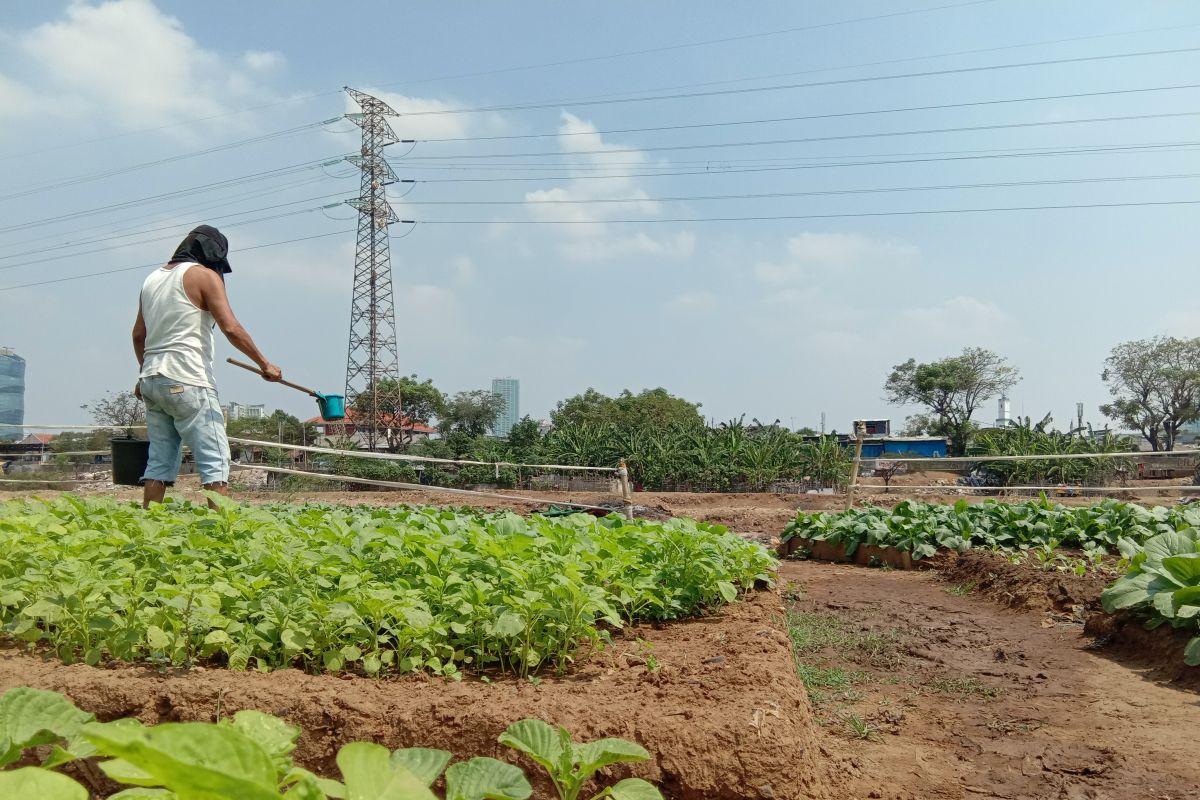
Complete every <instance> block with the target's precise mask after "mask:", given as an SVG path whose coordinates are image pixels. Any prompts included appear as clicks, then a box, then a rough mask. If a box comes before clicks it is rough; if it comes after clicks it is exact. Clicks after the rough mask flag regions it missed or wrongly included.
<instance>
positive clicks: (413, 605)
mask: <svg viewBox="0 0 1200 800" xmlns="http://www.w3.org/2000/svg"><path fill="white" fill-rule="evenodd" d="M0 552H2V553H4V558H3V559H0V626H2V629H3V631H4V635H7V636H8V637H9V638H11V639H13V640H16V641H20V642H26V643H44V644H45V645H47V646H49V647H50V648H53V650H54V652H56V653H57V654H58V655H59V657H61V658H62V659H63V660H65V661H86V662H88V663H99V662H100V661H103V660H106V659H117V660H123V661H140V660H150V661H156V662H161V663H169V664H177V665H185V666H186V665H190V664H195V663H206V664H210V665H221V664H225V665H228V666H229V668H231V669H239V670H241V669H275V668H280V667H288V666H295V667H301V668H304V669H307V670H309V671H314V672H315V671H322V670H329V671H339V670H351V671H355V672H360V673H363V674H366V675H388V674H395V673H400V672H415V671H427V672H433V673H436V674H441V675H448V676H455V675H457V674H458V673H459V671H460V670H462V669H465V668H466V669H500V670H508V671H513V672H518V673H521V674H528V673H532V672H534V671H536V670H539V669H545V668H553V669H559V670H562V669H565V668H566V667H567V666H568V665H569V664H570V663H571V661H572V659H573V658H574V657H575V655H576V653H577V652H578V651H579V650H580V647H581V646H586V645H596V644H599V643H601V642H603V641H604V640H605V639H606V637H607V636H608V633H607V631H608V630H609V629H611V628H612V627H618V626H620V625H622V624H624V623H626V622H629V621H633V620H669V619H678V618H682V617H688V616H693V615H696V614H701V613H704V612H706V611H707V610H710V609H713V608H716V607H718V606H721V605H723V604H725V603H728V602H733V601H734V600H736V599H737V595H738V593H739V591H745V590H748V589H750V588H751V587H753V586H754V584H755V583H756V582H757V581H767V582H770V581H771V578H772V574H771V573H772V569H773V566H774V559H773V558H772V556H771V555H770V554H769V553H767V552H766V550H765V549H764V548H762V547H761V546H760V545H757V544H755V543H752V542H748V541H746V540H744V539H742V538H740V537H738V536H735V535H733V534H731V533H729V532H728V531H727V530H726V529H725V528H724V527H722V526H719V525H709V524H705V523H698V522H693V521H690V520H683V519H676V520H670V521H667V522H653V521H645V520H636V521H631V520H626V519H623V518H620V517H617V516H610V517H606V518H602V519H598V518H596V517H592V516H589V515H584V514H573V515H569V516H562V517H555V518H549V517H540V516H534V517H531V518H529V519H524V518H521V517H518V516H516V515H514V514H512V513H511V512H503V513H485V512H481V511H475V510H469V509H460V510H448V509H442V508H411V507H406V506H399V507H390V508H357V509H351V508H346V507H335V506H274V507H242V506H236V505H233V504H229V503H223V504H222V505H221V508H220V509H219V510H216V511H210V510H209V509H207V508H206V507H203V506H197V505H192V504H190V503H174V502H172V503H165V504H162V505H160V506H156V507H154V508H153V509H151V510H150V511H148V512H147V511H143V510H142V509H141V508H139V507H137V506H134V505H132V504H128V503H119V502H116V501H113V500H108V499H102V498H76V497H70V496H64V497H60V498H56V499H54V500H40V499H29V500H20V501H8V502H4V503H0Z"/></svg>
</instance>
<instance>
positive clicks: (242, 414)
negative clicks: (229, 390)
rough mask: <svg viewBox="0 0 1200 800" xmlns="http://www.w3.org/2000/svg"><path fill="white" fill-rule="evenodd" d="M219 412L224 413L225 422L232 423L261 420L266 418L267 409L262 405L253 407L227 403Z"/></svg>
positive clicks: (258, 404)
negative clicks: (235, 421) (243, 420)
mask: <svg viewBox="0 0 1200 800" xmlns="http://www.w3.org/2000/svg"><path fill="white" fill-rule="evenodd" d="M221 411H223V412H225V420H226V421H227V422H233V421H234V420H239V419H263V418H264V417H266V416H267V407H266V406H265V405H263V404H262V403H257V404H255V405H246V404H245V403H229V404H228V405H225V406H222V407H221Z"/></svg>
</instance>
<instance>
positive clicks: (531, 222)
mask: <svg viewBox="0 0 1200 800" xmlns="http://www.w3.org/2000/svg"><path fill="white" fill-rule="evenodd" d="M1190 205H1200V200H1158V201H1141V202H1128V203H1080V204H1067V205H1044V206H1006V207H997V208H940V209H924V210H912V211H860V212H847V213H843V214H780V215H772V216H747V217H687V218H684V217H678V218H670V219H668V218H653V219H610V220H530V219H519V220H495V219H492V220H463V219H460V220H400V222H401V223H408V224H411V225H495V224H515V225H578V224H584V225H589V224H591V225H604V224H609V223H615V224H621V223H631V224H643V223H663V222H668V223H692V222H768V221H784V220H809V219H846V218H862V217H902V216H930V215H940V214H981V213H999V212H1013V211H1059V210H1066V209H1096V208H1137V207H1154V206H1158V207H1161V206H1190ZM350 233H354V231H353V230H342V231H331V232H329V233H319V234H315V235H312V236H305V237H302V238H299V239H288V240H285V241H282V242H271V243H270V244H261V245H255V246H253V247H245V248H242V252H245V251H248V250H257V249H260V248H263V247H276V246H279V245H285V244H293V243H295V242H304V241H308V240H310V239H320V238H324V237H328V236H338V235H341V234H350ZM159 265H160V264H159V262H153V263H150V264H139V265H137V266H134V267H122V268H120V269H110V270H104V271H102V272H90V273H86V274H83V275H70V276H67V277H65V278H54V279H52V280H45V281H36V282H34V283H25V284H20V285H17V286H4V287H0V292H7V291H12V290H14V289H26V288H30V287H33V286H45V285H48V284H52V283H65V282H67V281H75V280H82V279H84V278H95V277H99V276H102V275H113V274H116V273H120V272H130V271H133V270H138V269H150V268H152V267H156V266H159Z"/></svg>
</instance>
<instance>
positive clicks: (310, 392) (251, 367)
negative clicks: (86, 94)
mask: <svg viewBox="0 0 1200 800" xmlns="http://www.w3.org/2000/svg"><path fill="white" fill-rule="evenodd" d="M225 360H226V361H228V362H229V363H230V364H233V365H234V366H235V367H241V368H242V369H248V370H250V371H251V372H257V373H258V374H259V375H262V374H263V371H262V370H261V369H259V368H258V367H256V366H254V365H253V364H247V363H246V362H245V361H238V360H237V359H236V358H227V359H225ZM275 382H276V383H282V384H283V385H284V386H290V387H291V388H293V389H297V390H299V391H301V392H304V393H305V394H307V395H311V396H313V397H320V395H318V394H317V393H316V392H314V391H313V390H312V389H309V388H308V387H307V386H301V385H300V384H298V383H292V382H291V381H285V380H283V379H282V378H281V379H280V380H278V381H275Z"/></svg>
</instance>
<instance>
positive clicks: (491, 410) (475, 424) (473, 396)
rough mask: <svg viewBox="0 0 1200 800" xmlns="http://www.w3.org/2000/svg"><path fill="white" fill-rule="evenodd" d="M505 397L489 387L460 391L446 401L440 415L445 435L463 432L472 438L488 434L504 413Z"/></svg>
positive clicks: (440, 424) (440, 422)
mask: <svg viewBox="0 0 1200 800" xmlns="http://www.w3.org/2000/svg"><path fill="white" fill-rule="evenodd" d="M504 408H505V402H504V398H503V397H501V396H500V395H498V394H496V393H495V392H492V391H490V390H488V389H476V390H475V391H472V392H459V393H458V394H456V395H454V397H452V398H450V399H449V400H448V401H447V402H446V406H445V408H444V409H442V413H441V415H439V417H438V422H439V425H438V427H439V428H440V429H441V432H442V434H443V435H446V436H449V435H450V434H453V433H458V434H463V435H466V436H468V437H470V438H472V439H475V438H478V437H480V436H486V435H487V433H488V431H490V430H491V429H492V428H494V427H495V426H496V420H497V419H499V418H500V415H501V414H503V413H504Z"/></svg>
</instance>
